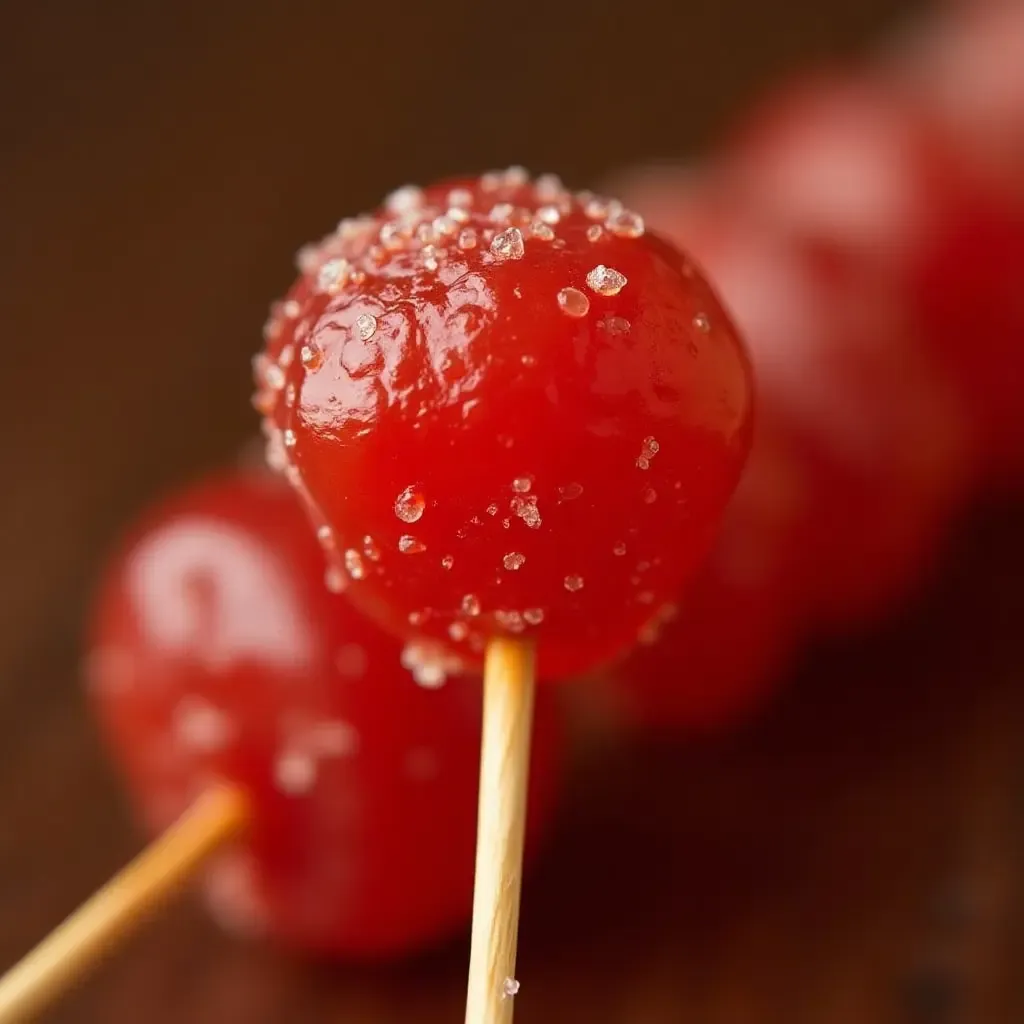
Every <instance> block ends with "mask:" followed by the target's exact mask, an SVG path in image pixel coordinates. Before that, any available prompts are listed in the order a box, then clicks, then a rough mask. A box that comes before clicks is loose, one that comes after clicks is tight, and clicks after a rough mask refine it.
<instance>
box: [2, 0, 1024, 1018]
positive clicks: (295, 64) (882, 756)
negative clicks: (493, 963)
mask: <svg viewBox="0 0 1024 1024" xmlns="http://www.w3.org/2000/svg"><path fill="white" fill-rule="evenodd" d="M903 6H904V5H900V4H898V3H897V2H896V0H842V2H839V0H835V2H833V3H832V4H830V5H828V7H827V9H826V7H825V5H823V4H820V3H818V2H816V0H788V2H782V3H764V2H762V0H717V2H715V3H710V2H708V3H703V4H698V3H688V4H685V5H684V4H676V5H673V4H669V3H666V4H665V5H664V6H662V5H658V4H655V3H653V2H646V0H619V2H615V3H613V2H610V0H608V2H606V0H590V2H585V0H579V2H576V0H574V2H571V3H570V2H565V3H559V2H558V0H548V2H546V3H538V4H535V5H534V4H531V3H516V4H498V3H486V2H482V0H479V2H471V0H449V2H447V3H437V4H424V3H417V4H413V3H406V4H405V5H403V4H401V3H398V2H392V3H385V2H381V0H378V2H377V3H374V4H368V5H362V4H351V5H346V4H344V3H342V2H340V0H339V2H335V3H323V4H313V3H309V2H307V3H296V4H288V5H286V4H284V3H280V4H272V3H267V2H257V0H252V2H249V3H246V4H237V5H236V4H228V3H220V4H218V3H208V4H203V3H198V2H195V3H188V2H181V3H164V4H159V3H145V2H138V0H136V2H134V3H129V2H113V0H111V2H107V3H87V2H74V0H65V2H56V0H51V2H48V0H36V2H35V3H31V2H29V0H23V2H21V3H11V2H4V3H2V4H0V87H2V89H3V100H2V104H0V118H2V123H0V155H2V162H0V176H2V180H0V216H2V224H3V233H4V237H3V245H2V246H0V308H2V311H3V313H2V315H3V319H2V326H3V345H2V346H0V374H2V376H0V384H2V392H3V398H2V403H0V437H2V438H3V442H2V444H0V480H2V481H3V484H2V487H0V565H2V566H3V571H2V576H0V581H2V582H0V680H2V682H0V966H3V965H6V964H8V963H10V962H13V961H14V959H16V957H17V956H18V955H19V954H20V953H21V952H23V951H24V950H25V949H26V948H27V947H28V946H29V945H30V944H31V943H32V942H34V941H35V940H36V939H37V938H39V937H41V935H42V934H43V933H44V932H45V931H46V930H47V929H48V928H49V927H51V926H52V925H54V924H56V923H57V921H58V920H59V919H60V918H61V916H62V915H63V914H64V913H65V912H66V911H67V910H69V909H70V908H71V907H73V906H74V905H75V904H76V903H77V902H78V901H79V900H80V899H81V898H83V897H84V896H86V895H87V894H88V893H89V891H90V890H91V889H92V888H93V887H94V886H95V885H96V884H97V883H99V882H100V881H101V880H103V879H104V878H105V877H106V876H107V875H108V874H109V873H111V872H112V871H113V870H115V869H116V868H117V867H118V866H119V865H120V864H121V863H122V862H123V861H124V860H125V859H126V858H127V857H128V856H130V855H131V854H132V853H133V852H134V851H135V850H136V849H137V848H138V846H139V843H140V839H139V836H138V835H137V833H136V832H135V831H134V829H133V828H132V826H131V824H130V823H129V821H128V819H127V816H126V814H125V811H124V808H123V805H122V803H121V800H120V797H119V796H118V793H117V789H116V786H115V785H114V783H113V781H112V779H111V777H110V776H109V774H108V772H107V769H106V768H105V766H104V764H103V759H102V754H101V751H100V750H99V749H98V746H97V743H96V741H95V739H94V737H93V735H92V732H91V730H90V726H89V723H88V721H87V719H86V717H85V715H84V712H83V709H82V706H81V703H80V700H79V697H78V693H77V660H78V650H77V646H78V628H79V622H80V619H81V616H82V612H83V608H84V603H85V600H86V598H87V595H88V587H89V584H90V581H91V580H92V578H93V575H94V573H95V571H96V569H97V566H98V564H99V560H100V558H101V557H102V554H103V551H104V549H105V547H106V546H107V544H108V543H109V542H110V540H111V539H112V538H113V536H114V535H115V533H116V531H117V529H118V528H119V527H120V526H121V525H123V524H124V523H125V521H126V520H127V519H128V517H130V516H131V515H132V514H134V513H135V512H136V511H137V510H138V509H139V507H140V506H141V504H142V503H143V502H145V501H147V500H149V499H151V498H152V497H154V496H155V495H156V494H157V493H158V491H159V490H160V489H161V488H164V487H166V486H168V485H170V484H171V483H173V482H174V481H177V480H180V479H182V478H184V477H186V476H187V475H189V474H191V473H193V472H195V471H196V470H197V469H199V468H200V467H205V466H208V465H210V464H212V463H215V462H216V461H218V460H224V459H226V458H230V457H232V456H233V455H234V453H235V452H236V451H237V449H238V446H239V444H240V443H241V442H242V441H243V440H244V439H245V438H246V437H248V436H250V435H251V433H252V432H253V427H254V418H253V415H252V414H251V412H250V411H249V407H248V391H249V384H248V359H249V356H250V355H251V354H252V352H253V351H254V350H255V349H256V348H257V346H258V344H259V331H260V326H261V324H262V321H263V317H264V312H265V308H266V305H267V303H268V300H269V299H270V298H271V297H273V296H274V295H275V294H276V293H278V292H280V291H281V290H282V289H283V287H284V286H285V285H286V284H287V282H288V278H289V275H290V272H291V269H290V258H291V254H292V253H293V251H294V250H295V249H296V248H297V247H298V245H299V244H300V243H302V242H303V241H305V240H307V239H308V238H310V237H312V236H314V235H317V234H319V233H322V232H323V231H325V230H327V229H329V228H330V227H331V226H332V225H333V224H334V222H335V221H336V220H337V219H338V218H339V217H340V216H341V215H343V214H346V213H352V212H355V211H357V210H359V209H361V208H364V207H366V206H369V205H370V204H372V203H373V202H375V201H376V199H377V198H378V197H379V196H380V195H381V194H383V193H384V192H385V191H387V190H389V189H390V188H392V187H394V186H396V185H399V184H402V183H403V182H405V181H406V180H419V181H422V180H426V179H430V178H432V177H435V176H437V175H440V174H445V173H449V172H453V171H459V170H465V169H479V168H482V167H487V166H490V165H497V166H503V165H506V164H508V163H512V162H522V163H525V164H526V165H527V166H529V167H531V168H532V169H534V170H536V171H543V170H555V171H558V172H560V173H562V174H563V176H565V177H566V179H567V180H568V181H570V182H571V183H575V184H579V185H583V184H586V183H587V182H589V181H590V180H593V179H596V178H598V177H599V176H601V175H603V174H605V173H606V172H608V171H609V170H610V169H612V168H614V167H616V166H617V165H621V164H625V163H627V162H631V161H637V160H641V159H650V158H652V157H660V156H675V155H679V154H683V153H686V152H690V151H693V150H694V149H696V148H697V147H699V146H700V145H702V144H704V143H706V142H707V141H709V140H710V139H711V138H713V136H714V133H715V131H716V129H717V128H718V127H720V126H721V124H722V123H723V120H724V119H725V118H727V117H728V116H729V115H730V114H731V113H732V112H734V111H735V110H737V109H739V108H740V107H742V105H743V104H744V103H745V102H747V101H748V100H749V99H750V98H751V97H752V96H753V95H754V94H755V93H756V92H757V91H758V90H759V89H761V88H762V87H764V85H765V84H766V83H768V82H769V81H771V80H772V79H773V78H775V77H776V76H777V75H779V74H781V73H783V72H784V71H785V70H786V69H788V68H790V67H791V66H794V65H795V64H797V63H800V62H805V61H808V60H812V59H819V58H825V57H830V56H833V55H837V54H843V53H847V52H852V51H855V50H857V49H858V48H860V47H862V46H864V45H866V44H867V43H868V41H870V40H872V39H874V38H876V35H877V33H878V31H879V30H880V28H881V27H882V26H883V25H885V24H891V23H892V19H893V17H894V16H895V15H897V14H901V13H905V10H897V8H903ZM286 8H287V10H288V13H287V14H286V13H285V11H286ZM1018 522H1019V515H1018V514H1017V512H1015V511H1014V510H1013V509H1012V508H1009V509H1006V510H1003V511H999V510H995V511H991V512H988V513H982V514H980V515H979V517H978V520H977V521H976V522H975V523H974V524H972V525H969V526H968V527H967V528H966V529H965V531H964V533H963V535H962V537H961V539H960V540H959V542H958V543H957V544H956V545H954V553H953V555H952V556H951V558H950V561H949V564H948V566H947V571H946V575H945V582H944V583H943V584H942V585H941V586H938V587H936V588H935V589H934V591H933V592H931V593H930V594H929V595H927V596H926V597H925V598H924V599H923V601H922V604H921V605H920V606H919V607H918V608H916V609H915V610H913V611H912V612H911V613H909V614H908V615H907V617H906V620H905V621H904V622H902V623H899V624H896V625H894V626H893V627H892V628H891V629H888V630H887V631H885V632H884V634H878V635H876V636H873V637H870V638H862V639H859V640H856V641H850V642H846V643H845V644H844V645H841V646H840V645H836V646H834V647H832V648H831V649H829V650H827V651H823V652H819V653H818V654H817V655H815V656H814V657H813V658H812V659H811V660H810V662H809V664H808V665H807V666H806V668H805V669H804V671H803V673H802V675H801V678H800V679H799V680H797V681H796V682H795V684H794V685H793V687H792V688H791V689H790V690H789V691H788V692H787V693H786V694H785V695H784V697H783V698H782V699H781V700H780V702H779V703H778V704H777V706H776V707H775V708H774V709H772V710H771V711H770V712H769V713H768V715H767V716H766V717H765V718H764V719H762V720H761V721H759V722H758V723H756V724H754V725H753V726H751V727H750V728H748V729H745V730H743V731H741V732H740V733H739V734H737V735H734V736H730V737H725V738H722V739H720V740H717V741H714V742H704V743H700V744H691V745H689V746H687V747H683V748H679V747H676V748H672V747H665V746H657V745H647V746H645V747H644V748H643V749H639V748H638V749H633V750H617V751H609V752H606V753H605V755H604V756H602V757H599V758H596V759H594V760H593V761H591V762H590V763H589V764H588V765H584V766H583V767H581V769H580V771H579V773H578V775H577V778H576V781H575V783H574V787H573V792H572V793H571V794H570V798H569V802H568V807H567V811H566V815H565V818H564V821H563V822H562V825H561V829H560V833H559V835H558V837H557V840H556V843H555V847H554V850H553V851H552V854H551V856H550V857H549V858H548V860H547V861H546V862H545V864H544V865H543V866H542V868H541V870H540V873H539V875H538V876H537V877H536V878H534V879H533V881H532V882H531V884H530V885H529V887H528V890H527V893H526V916H525V919H524V926H523V936H522V954H521V962H520V969H519V974H520V976H521V978H522V979H523V990H522V993H521V995H520V996H519V1001H520V1002H519V1014H518V1016H519V1018H521V1019H522V1020H523V1021H524V1022H525V1021H535V1022H542V1021H586V1022H591V1021H594V1022H597V1021H601V1022H605V1021H607V1022H609V1024H612V1022H634V1021H635V1022H638V1024H672V1022H676V1021H679V1022H682V1021H687V1022H689V1021H699V1022H706V1024H719V1022H721V1024H745V1022H748V1021H749V1022H775V1021H779V1022H780V1024H782V1022H785V1024H801V1022H804V1021H806V1022H808V1024H845V1022H851V1024H852V1022H871V1024H874V1022H879V1024H881V1022H889V1021H892V1022H904V1024H958V1022H961V1021H963V1022H972V1021H978V1022H984V1024H1001V1022H1004V1021H1005V1022H1007V1024H1015V1022H1016V1021H1019V1020H1020V1019H1021V1017H1020V1013H1021V1011H1022V1010H1024V1003H1022V1002H1021V1001H1020V999H1019V996H1020V993H1019V992H1018V991H1017V987H1018V986H1017V984H1016V974H1017V973H1018V972H1017V968H1018V963H1019V955H1020V953H1021V947H1022V940H1024V902H1022V897H1024V893H1022V888H1024V875H1022V865H1024V829H1022V821H1021V817H1022V812H1024V801H1022V799H1021V797H1022V787H1021V785H1020V783H1021V781H1022V778H1021V768H1022V766H1024V743H1022V741H1024V697H1022V695H1021V693H1020V691H1021V690H1022V687H1021V686H1020V685H1019V681H1018V679H1019V676H1020V675H1021V670H1022V669H1024V656H1022V655H1021V653H1020V645H1019V642H1018V640H1017V634H1018V632H1019V628H1018V627H1017V623H1018V622H1019V617H1020V612H1021V610H1022V601H1021V598H1020V596H1019V594H1018V587H1017V585H1016V581H1017V580H1019V579H1020V578H1021V574H1022V572H1024V545H1022V543H1021V542H1020V541H1019V540H1015V539H1014V535H1015V533H1016V527H1017V526H1018ZM464 968H465V948H464V946H463V944H456V945H455V946H453V947H451V948H449V949H448V950H446V951H442V952H441V953H439V954H437V955H435V956H432V957H430V958H427V959H425V960H423V961H420V962H418V963H415V964H412V965H408V966H405V967H401V968H395V969H391V970H387V971H380V972H377V973H371V974H366V973H356V972H351V971H344V970H342V971H337V972H332V971H324V970H313V969H310V968H308V967H303V966H301V965H298V964H291V963H288V962H286V961H283V960H281V959H279V958H277V957H275V956H273V955H271V954H269V953H267V952H265V951H261V950H251V949H246V948H243V947H239V946H236V945H234V944H232V943H230V942H229V941H227V940H226V939H223V938H221V937H220V936H218V935H217V934H216V933H215V932H214V930H213V928H212V927H211V926H210V925H209V924H207V922H206V921H205V920H204V919H203V918H202V917H201V916H200V914H199V913H198V911H196V910H195V909H194V908H193V907H191V906H189V905H183V906H181V907H179V908H176V909H175V910H174V911H173V912H171V913H170V914H168V915H167V917H166V918H164V919H162V920H160V921H159V922H157V923H156V924H155V926H153V927H152V928H151V929H150V930H149V931H148V932H147V933H146V934H145V935H144V936H143V937H141V938H140V939H139V941H137V942H136V943H135V944H134V946H133V948H132V949H131V950H130V951H129V952H128V953H127V954H126V955H123V956H120V957H119V958H118V959H117V960H116V961H115V962H114V963H112V964H110V965H109V966H108V967H107V968H106V969H104V970H103V972H102V973H101V974H100V975H99V976H97V977H96V978H95V979H94V980H92V981H91V982H90V983H89V984H88V985H87V986H86V987H85V988H84V989H83V991H82V992H81V993H79V994H77V995H76V996H75V997H74V998H72V999H70V1000H68V1001H67V1002H66V1003H65V1004H64V1005H63V1006H62V1007H61V1008H59V1009H58V1010H57V1011H56V1012H55V1013H54V1014H53V1015H52V1019H53V1020H54V1021H65V1022H72V1021H81V1022H85V1021H110V1022H111V1024H121V1022H145V1024H150V1022H152V1024H161V1022H165V1021H166V1022H171V1021H174V1022H176V1024H177V1022H181V1021H198V1022H203V1021H211V1022H212V1021H218V1022H236V1021H237V1022H246V1024H248V1022H253V1024H259V1022H268V1024H270V1022H285V1021H287V1022H289V1024H301V1022H303V1021H306V1020H309V1021H321V1020H322V1021H326V1020H332V1021H344V1022H349V1021H352V1022H355V1021H360V1022H367V1024H370V1022H378V1021H379V1022H384V1021H396V1022H397V1021H402V1022H415V1021H421V1020H422V1021H424V1022H427V1021H430V1022H433V1021H438V1022H440V1021H449V1022H451V1021H458V1020H461V1001H462V985H463V980H464Z"/></svg>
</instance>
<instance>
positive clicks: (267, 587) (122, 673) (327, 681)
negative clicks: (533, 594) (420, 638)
mask: <svg viewBox="0 0 1024 1024" xmlns="http://www.w3.org/2000/svg"><path fill="white" fill-rule="evenodd" d="M323 575H324V560H323V555H322V553H321V552H320V550H319V549H318V547H317V543H316V541H315V539H314V538H313V536H312V534H311V532H310V530H309V526H308V522H307V520H306V517H305V515H304V514H303V512H302V510H301V508H300V507H299V505H298V503H297V502H296V501H295V499H294V497H293V495H292V494H291V492H290V491H289V490H288V489H287V488H286V487H284V486H283V485H281V484H280V483H279V482H278V481H277V480H276V479H275V478H273V477H269V476H268V475H267V474H266V473H262V474H259V475H254V474H249V475H237V476H233V477H232V476H222V477H220V478H217V479H214V480H211V481H210V482H207V483H206V484H204V485H202V486H199V487H196V488H193V489H191V490H189V491H187V492H184V493H182V494H180V495H178V496H177V497H175V498H173V499H172V500H171V501H169V502H168V503H166V504H164V505H162V506H161V507H159V508H158V509H156V510H154V511H153V512H152V513H151V514H150V515H149V517H148V518H147V519H146V520H145V521H144V522H143V523H142V524H141V525H140V527H139V528H138V529H137V530H136V531H135V532H134V534H133V536H132V538H131V539H130V541H129V542H128V543H127V544H126V545H125V547H124V549H123V550H122V553H121V554H120V556H119V557H118V558H117V560H116V561H115V562H114V563H113V564H112V565H111V567H110V569H109V571H108V572H107V574H106V577H105V580H104V583H103V586H102V588H101V590H100V593H99V595H98V600H97V603H96V607H95V613H94V616H93V622H92V630H91V644H90V662H89V669H90V671H89V677H90V693H91V696H92V698H93V703H94V706H95V708H96V711H97V714H98V716H99V718H100V721H101V724H102V725H103V727H104V730H105V734H106V737H107V739H108V741H109V743H110V747H111V750H112V752H113V755H114V757H115V759H116V761H117V763H118V764H119V766H120V768H121V769H122V770H123V772H124V774H125V776H126V780H127V782H128V784H129V786H130V789H131V792H132V795H133V797H134V799H135V801H136V804H137V806H138V808H139V809H140V812H141V813H142V815H143V816H144V818H145V820H146V822H147V824H148V825H149V826H150V827H151V828H152V829H153V830H155V831H159V830H162V829H164V828H165V827H166V826H167V825H169V824H170V823H171V822H172V821H173V820H174V818H175V817H176V816H177V815H178V814H180V813H181V812H182V811H183V810H184V809H185V808H186V807H187V806H188V804H189V802H190V801H191V800H192V799H193V798H194V797H195V795H196V794H197V793H198V792H199V791H201V790H202V788H203V787H204V786H206V785H207V784H208V783H209V782H210V781H211V780H213V779H225V780H229V781H231V782H234V783H236V784H239V785H242V786H243V787H245V788H246V789H247V790H248V792H249V793H250V796H251V799H252V801H253V805H254V810H255V817H254V821H253V824H252V830H251V835H250V836H249V837H248V841H246V842H245V843H243V844H241V845H240V846H238V848H235V849H232V850H230V851H229V852H227V853H226V854H225V855H224V856H223V857H222V859H221V861H220V862H219V863H217V864H215V865H214V867H213V869H212V870H211V872H210V874H209V876H208V877H207V880H206V892H207V895H208V897H209V900H210V902H211V905H212V907H213V909H214V910H215V912H216V913H217V916H218V917H219V918H220V919H221V920H222V921H224V922H225V923H226V924H228V925H230V926H233V927H236V928H238V929H240V930H242V931H244V932H247V933H260V934H262V933H267V934H269V935H270V936H271V937H273V938H275V939H277V940H279V941H281V942H284V943H286V944H289V945H292V946H297V947H301V948H305V949H310V950H314V951H317V952H323V953H328V954H334V955H339V956H345V957H355V958H363V957H381V956H389V955H395V954H399V953H405V952H408V951H412V950H414V949H416V948H418V947H420V946H423V945H425V944H429V943H431V942H434V941H436V940H438V939H441V938H444V937H446V936H447V935H449V934H450V933H451V932H452V931H453V930H456V929H458V928H459V927H460V926H461V925H462V924H463V923H464V922H465V921H466V920H467V918H468V915H469V911H470V906H471V898H472V887H473V858H474V844H475V823H476V802H477V775H478V766H479V745H480V686H479V683H478V681H477V680H474V679H452V680H449V681H448V682H447V683H446V684H445V685H444V686H442V687H441V688H439V689H428V688H425V687H423V686H420V685H417V684H416V683H415V682H414V681H413V678H412V676H411V675H410V673H409V671H407V669H406V668H403V667H402V665H401V664H400V657H401V649H400V646H399V644H398V643H397V642H396V641H395V640H393V639H392V638H391V637H389V636H387V635H385V634H384V633H382V632H381V631H380V630H379V629H378V628H377V627H376V626H374V625H372V624H370V623H369V622H367V621H366V620H364V619H363V618H362V616H360V615H359V614H358V613H357V612H355V611H354V610H353V609H352V608H351V607H350V606H349V604H348V603H347V601H346V600H345V599H344V598H342V597H339V596H337V595H334V594H331V593H330V592H329V591H328V590H327V588H326V587H325V586H324V584H323ZM560 754H561V728H560V717H559V715H558V712H557V708H556V707H555V706H554V705H553V703H552V699H551V696H550V695H549V694H548V693H547V692H544V693H541V694H540V695H539V696H538V702H537V707H536V725H535V731H534V737H533V770H532V777H531V794H530V801H529V813H530V824H529V830H528V831H529V839H528V846H529V847H530V848H533V849H535V848H536V846H537V842H538V840H539V839H540V838H541V835H542V832H543V826H545V825H546V824H547V823H548V822H549V821H550V819H551V816H552V812H553V808H554V803H555V798H556V795H557V792H558V783H559V767H560Z"/></svg>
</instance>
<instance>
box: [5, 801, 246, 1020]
mask: <svg viewBox="0 0 1024 1024" xmlns="http://www.w3.org/2000/svg"><path fill="white" fill-rule="evenodd" d="M248 821H249V805H248V801H247V800H246V798H245V796H244V795H243V794H242V793H240V792H239V791H238V790H235V789H231V788H228V787H218V788H216V789H211V790H209V791H208V792H207V793H205V794H203V795H202V796H201V797H200V798H199V799H198V800H197V801H196V802H195V804H193V805H192V807H190V808H189V810H188V811H186V812H185V814H184V815H183V816H182V817H181V818H180V819H179V820H178V821H177V822H176V823H175V824H174V825H173V826H172V827H171V828H170V829H169V830H168V831H167V832H166V833H165V834H164V835H162V836H161V837H160V838H159V839H158V840H156V842H154V843H153V844H152V846H150V847H149V848H148V849H146V850H145V851H143V853H141V854H140V855H139V856H138V857H137V858H136V859H135V860H133V861H132V862H131V863H130V864H129V865H128V866H127V867H126V868H124V870H123V871H121V872H120V874H118V875H117V876H115V877H114V878H113V879H111V881H109V882H108V883H107V884H106V885H105V886H104V887H103V888H102V889H100V890H99V892H97V893H96V894H95V895H94V896H93V897H92V898H91V899H89V900H88V901H87V902H86V903H85V904H83V905H82V906H81V907H80V908H79V909H78V910H77V911H75V913H73V914H72V915H71V916H70V917H69V918H67V920H65V921H64V923H63V924H61V925H60V926H58V927H57V929H56V930H55V931H53V932H52V933H51V934H50V935H49V936H48V937H47V938H45V939H44V940H43V941H42V942H41V943H40V944H39V945H38V946H36V948H35V949H33V950H32V951H31V952H30V953H29V954H28V955H27V956H26V957H25V958H24V959H23V960H21V962H20V963H17V964H15V966H14V967H12V968H11V969H10V970H9V971H8V972H7V973H6V974H5V975H4V976H3V977H2V978H0V1024H27V1022H28V1021H32V1020H35V1019H36V1018H37V1017H38V1015H39V1014H40V1013H42V1012H43V1011H44V1010H45V1009H46V1008H47V1007H48V1006H50V1005H51V1004H52V1003H53V1002H55V1001H56V1000H57V999H58V998H59V997H60V996H62V995H63V994H64V993H65V992H66V991H67V990H68V989H69V988H71V987H72V986H73V985H74V984H75V983H77V982H78V981H80V980H81V979H82V978H83V977H84V976H85V975H86V973H87V972H88V971H89V970H90V969H91V968H92V967H93V966H94V965H96V964H97V963H98V962H99V961H101V960H102V959H104V958H105V957H106V956H107V955H108V954H109V953H111V952H112V951H113V950H114V949H115V948H116V947H117V946H118V944H119V943H121V942H123V941H124V940H125V939H126V938H127V937H128V936H129V935H130V934H131V933H132V932H133V931H134V930H135V929H136V927H137V926H138V925H140V924H141V923H142V922H143V921H144V920H145V919H146V918H148V917H149V916H150V914H151V913H152V912H153V911H154V910H155V909H157V908H158V907H159V906H160V905H161V904H162V903H163V902H164V901H165V900H166V899H168V898H169V897H170V896H171V895H172V894H173V893H174V892H175V891H176V890H178V889H180V888H181V887H182V886H183V885H184V883H185V882H186V881H187V880H188V879H189V878H191V877H192V876H193V875H194V874H195V872H196V869H197V868H198V867H199V866H200V865H201V864H203V863H204V862H205V861H206V860H207V859H208V858H209V857H210V855H211V854H213V853H214V852H216V851H217V850H219V849H220V848H221V847H222V846H223V845H224V844H225V843H226V842H227V841H228V840H230V839H232V838H234V837H235V836H237V835H238V834H239V833H240V832H241V831H242V830H243V829H244V828H245V826H246V825H247V823H248Z"/></svg>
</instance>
